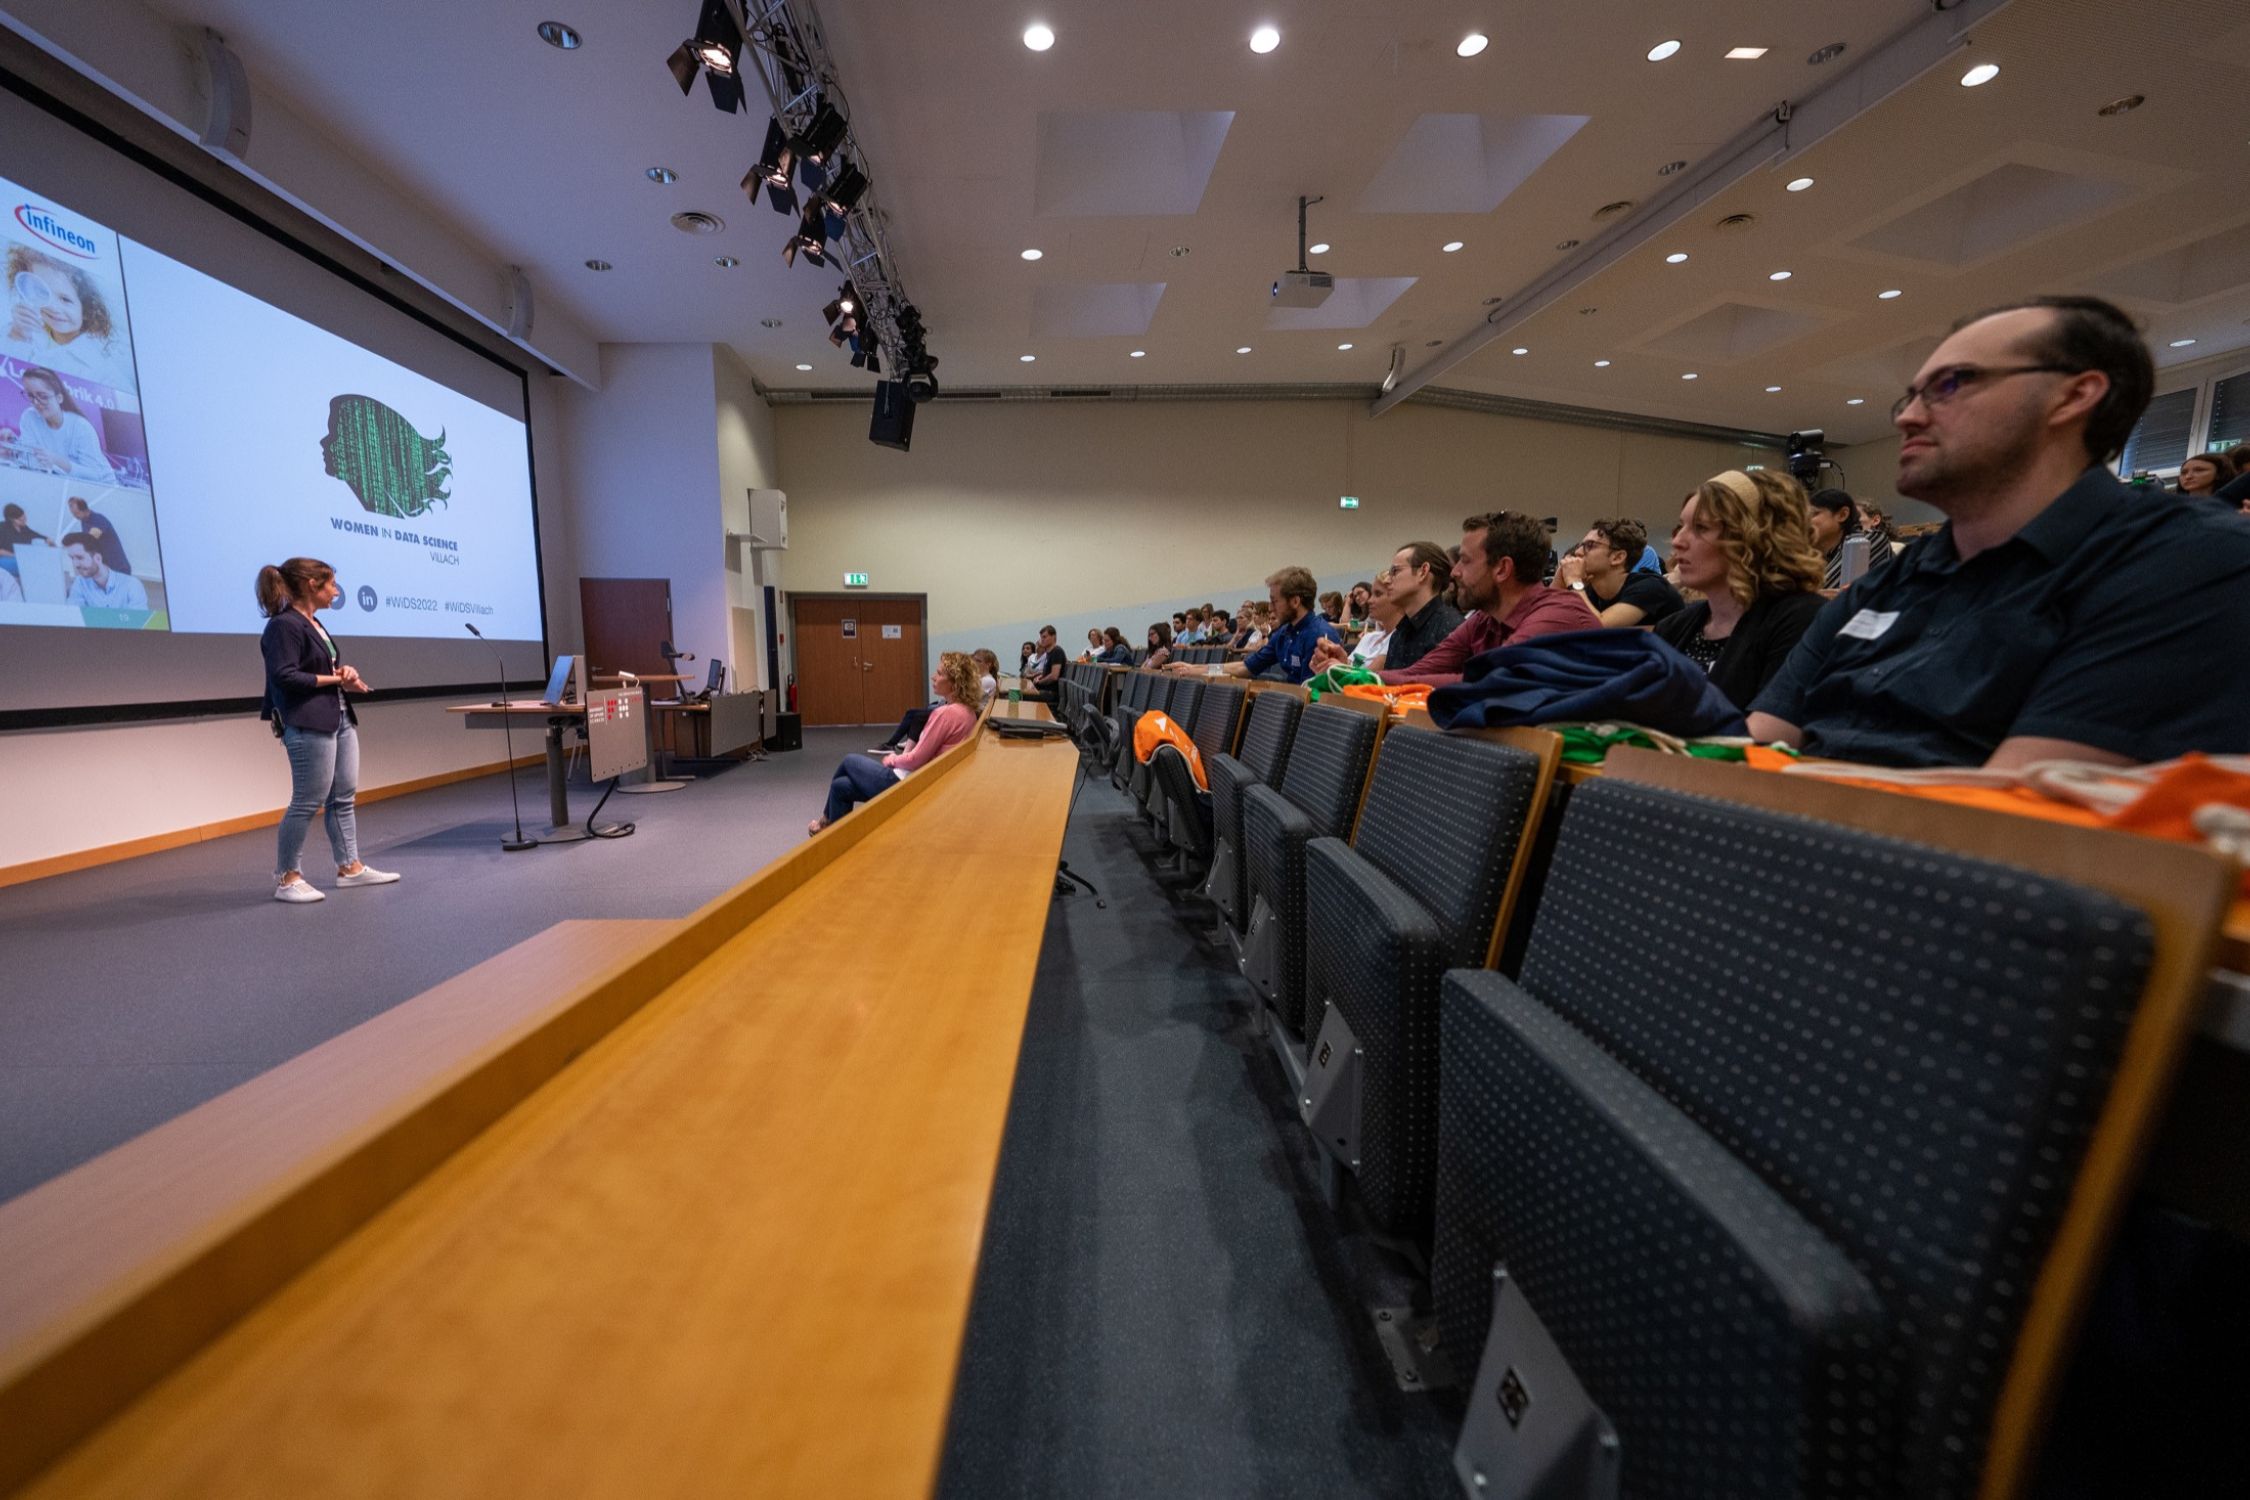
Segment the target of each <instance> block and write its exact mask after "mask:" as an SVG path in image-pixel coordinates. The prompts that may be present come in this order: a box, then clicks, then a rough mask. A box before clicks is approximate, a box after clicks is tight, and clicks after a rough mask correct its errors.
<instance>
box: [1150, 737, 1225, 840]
mask: <svg viewBox="0 0 2250 1500" xmlns="http://www.w3.org/2000/svg"><path fill="white" fill-rule="evenodd" d="M1149 770H1150V772H1151V773H1152V775H1151V778H1150V779H1151V782H1152V784H1153V785H1154V786H1155V788H1156V796H1155V799H1154V800H1155V803H1156V805H1158V806H1160V807H1162V808H1163V810H1164V824H1163V826H1164V829H1165V832H1166V834H1167V836H1168V838H1169V839H1170V841H1171V842H1172V843H1173V844H1174V845H1175V846H1176V847H1177V848H1179V849H1180V850H1181V851H1183V852H1184V853H1185V854H1186V855H1187V857H1188V858H1189V859H1190V860H1193V861H1200V860H1206V859H1209V858H1210V857H1211V823H1210V820H1209V819H1208V818H1207V817H1206V816H1204V814H1203V811H1202V808H1203V801H1204V798H1203V796H1202V789H1201V788H1199V787H1198V786H1196V784H1195V773H1194V772H1193V771H1190V770H1189V769H1188V762H1187V757H1186V756H1184V755H1182V754H1181V753H1180V752H1179V751H1178V750H1177V749H1175V748H1174V747H1172V746H1170V745H1159V746H1157V747H1156V754H1154V755H1153V756H1151V757H1149ZM1204 774H1205V775H1209V774H1210V773H1209V772H1208V771H1206V772H1205V773H1204Z"/></svg>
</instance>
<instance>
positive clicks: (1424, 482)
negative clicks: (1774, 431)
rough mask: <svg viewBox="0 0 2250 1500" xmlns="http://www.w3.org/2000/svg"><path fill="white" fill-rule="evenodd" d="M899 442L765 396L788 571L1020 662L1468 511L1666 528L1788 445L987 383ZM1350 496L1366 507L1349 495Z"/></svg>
mask: <svg viewBox="0 0 2250 1500" xmlns="http://www.w3.org/2000/svg"><path fill="white" fill-rule="evenodd" d="M918 415H919V420H918V422H917V424H916V427H915V432H914V447H913V451H912V452H910V453H898V452H894V451H892V450H890V449H887V448H878V447H876V446H874V445H873V444H871V443H869V442H868V441H867V408H866V407H865V406H864V405H862V404H860V403H857V402H855V403H852V404H851V405H849V406H843V405H838V406H825V405H824V406H782V407H777V408H775V409H774V413H773V419H774V431H775V436H776V439H777V441H778V444H779V448H780V455H781V482H782V487H783V488H784V489H785V490H787V491H788V493H789V513H790V551H789V554H788V563H787V568H788V574H787V577H788V585H789V587H790V588H791V589H793V590H797V591H816V590H817V591H828V590H835V589H838V588H840V587H841V585H842V582H843V575H844V574H845V573H847V572H863V573H866V574H868V575H869V586H870V588H871V589H873V590H875V591H878V592H900V593H926V594H928V595H929V601H930V628H931V635H932V637H933V642H934V644H935V645H936V646H938V647H940V648H946V647H956V648H957V647H960V646H963V645H990V646H992V647H993V648H994V649H995V650H997V651H999V652H1000V653H1001V655H1002V657H1003V658H1004V659H1006V660H1008V661H1009V663H1010V664H1012V663H1013V652H1014V650H1015V647H1016V646H1017V644H1018V643H1019V642H1020V641H1021V640H1022V639H1023V638H1024V636H1025V635H1026V634H1028V630H1027V628H1026V627H1030V626H1036V625H1038V624H1044V623H1049V622H1052V623H1054V624H1056V625H1057V626H1059V627H1061V629H1062V631H1063V643H1064V644H1065V646H1067V647H1069V648H1070V649H1071V650H1073V651H1074V652H1075V651H1076V650H1077V649H1078V648H1080V647H1081V646H1083V644H1084V636H1085V629H1086V626H1087V625H1089V624H1096V625H1107V624H1115V625H1117V626H1119V627H1120V628H1122V629H1124V630H1126V631H1127V633H1128V634H1129V635H1130V636H1131V637H1132V639H1133V640H1134V642H1135V644H1138V643H1139V641H1140V639H1141V635H1142V632H1143V630H1144V629H1145V628H1146V626H1147V624H1148V622H1149V621H1150V620H1151V619H1153V618H1156V616H1157V615H1158V614H1160V613H1161V614H1164V615H1169V614H1170V613H1171V611H1172V610H1173V609H1175V608H1178V607H1180V606H1182V605H1185V604H1188V603H1200V602H1202V601H1204V600H1206V599H1209V600H1213V601H1216V602H1219V603H1222V604H1225V605H1227V606H1229V607H1232V606H1233V605H1234V604H1236V603H1238V602H1239V601H1241V600H1242V599H1244V598H1246V597H1249V596H1252V595H1261V596H1262V595H1263V593H1264V588H1263V585H1262V584H1261V582H1260V580H1262V579H1263V578H1264V577H1265V576H1266V575H1267V574H1268V573H1270V572H1272V571H1273V570H1274V569H1275V568H1277V567H1279V566H1281V565H1283V564H1286V563H1302V564H1304V565H1305V566H1307V567H1309V568H1311V569H1312V570H1313V573H1314V574H1315V576H1317V577H1318V578H1319V579H1320V580H1321V585H1322V587H1323V588H1328V587H1332V586H1333V587H1337V588H1343V587H1348V586H1349V585H1350V584H1351V583H1352V582H1354V581H1355V580H1358V579H1362V578H1366V577H1369V576H1370V575H1372V574H1373V573H1374V572H1375V570H1376V569H1377V568H1379V567H1381V566H1382V564H1383V563H1384V562H1386V561H1388V560H1389V557H1390V554H1391V552H1392V550H1393V549H1394V548H1396V547H1397V546H1398V545H1399V544H1400V543H1402V542H1407V541H1412V540H1414V539H1416V538H1419V537H1428V538H1430V539H1431V540H1434V541H1440V542H1445V543H1449V544H1450V543H1451V542H1453V541H1455V540H1456V539H1457V538H1458V537H1459V535H1460V531H1459V523H1460V521H1461V518H1462V517H1463V516H1466V515H1469V514H1470V513H1472V512H1475V511H1484V510H1492V509H1497V508H1508V509H1515V510H1525V511H1529V512H1531V513H1532V514H1534V515H1553V516H1557V517H1559V518H1560V519H1561V522H1562V529H1561V534H1562V535H1563V536H1564V538H1565V545H1568V542H1569V541H1571V540H1575V539H1576V538H1577V536H1579V535H1580V534H1582V533H1583V531H1584V528H1585V525H1586V523H1587V522H1588V521H1589V520H1591V519H1592V518H1594V517H1595V516H1606V515H1619V514H1622V515H1629V516H1636V517H1639V518H1641V519H1643V520H1645V521H1647V522H1648V523H1649V524H1650V527H1651V529H1652V530H1653V531H1655V532H1656V534H1657V536H1658V539H1659V541H1660V543H1661V540H1662V538H1663V537H1664V536H1665V535H1667V534H1668V533H1669V531H1670V525H1671V521H1672V519H1673V517H1674V516H1675V515H1676V514H1677V508H1678V504H1679V500H1680V497H1681V496H1683V495H1685V494H1686V492H1687V491H1688V490H1689V489H1690V488H1691V487H1693V485H1694V484H1696V483H1697V482H1698V481H1700V480H1702V479H1705V478H1708V477H1709V476H1710V475H1712V474H1713V473H1716V472H1718V471H1719V470H1721V469H1725V468H1729V467H1733V466H1737V465H1739V464H1742V463H1745V462H1750V463H1756V462H1762V461H1770V460H1774V459H1776V458H1777V455H1775V454H1773V453H1770V452H1759V451H1756V450H1746V449H1742V448H1738V447H1737V446H1736V445H1734V444H1730V443H1723V442H1711V441H1704V440H1698V439H1689V438H1675V437H1657V436H1650V435H1646V434H1640V433H1623V432H1615V431H1610V430H1608V429H1604V428H1597V427H1580V426H1574V425H1568V424H1564V423H1558V422H1547V421H1537V420H1530V419H1525V418H1516V417H1494V416H1487V415H1484V414H1482V413H1478V412H1466V411H1451V410H1446V409H1442V408H1437V407H1424V406H1415V405H1407V406H1402V407H1399V408H1398V409H1396V410H1394V411H1392V412H1390V413H1389V414H1387V415H1385V416H1383V417H1381V418H1370V417H1369V416H1368V415H1367V406H1366V403H1364V402H1361V401H1277V402H1210V403H1200V404H1199V403H1192V402H1101V403H1093V402H1089V403H1085V404H1077V403H1071V402H1037V403H1032V402H1025V403H1011V402H994V403H990V404H983V403H978V404H970V403H962V404H960V405H953V404H949V403H941V404H939V405H936V406H929V407H925V408H923V409H922V411H921V412H920V413H919V414H918ZM1342 495H1357V496H1359V497H1360V501H1361V505H1360V508H1359V509H1358V510H1352V511H1347V510H1344V509H1342V508H1340V507H1339V505H1338V504H1337V501H1338V497H1340V496H1342Z"/></svg>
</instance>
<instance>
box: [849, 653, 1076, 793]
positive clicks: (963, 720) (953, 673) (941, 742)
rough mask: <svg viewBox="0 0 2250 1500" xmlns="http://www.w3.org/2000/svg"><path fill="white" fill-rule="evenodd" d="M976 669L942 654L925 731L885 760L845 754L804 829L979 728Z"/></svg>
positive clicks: (898, 778)
mask: <svg viewBox="0 0 2250 1500" xmlns="http://www.w3.org/2000/svg"><path fill="white" fill-rule="evenodd" d="M1050 639H1052V636H1051V633H1050ZM976 670H977V669H976V664H975V663H974V662H972V661H971V660H970V659H969V658H968V657H966V656H964V655H962V654H961V653H960V652H958V651H948V652H945V653H944V654H942V655H941V656H939V657H938V664H937V670H936V671H935V672H932V673H931V674H930V691H931V692H933V693H935V694H937V696H938V706H937V708H936V710H935V711H934V712H932V713H931V715H930V717H929V722H927V723H925V724H924V725H923V726H922V734H921V737H920V738H918V739H916V740H915V741H914V743H913V744H912V745H910V746H908V747H907V748H906V749H904V750H902V751H900V752H898V753H897V754H895V755H886V756H884V757H883V758H882V759H881V760H877V759H876V758H875V757H874V756H872V755H847V756H845V757H844V758H843V760H842V762H841V763H840V764H838V765H837V767H836V774H835V776H834V777H833V778H832V779H831V780H830V781H829V783H828V805H827V806H826V807H824V808H822V809H821V813H820V816H819V817H817V818H815V819H813V820H812V821H811V822H810V823H808V824H806V825H805V832H806V833H808V834H811V833H818V832H820V830H822V829H823V828H826V827H827V826H828V825H829V824H831V823H833V822H835V821H836V820H837V819H838V818H840V817H842V816H843V815H844V814H845V813H848V812H850V811H851V810H852V809H853V808H854V807H855V806H857V805H858V804H860V803H862V802H865V801H868V800H869V799H871V798H874V797H878V796H880V795H882V794H883V793H884V792H887V791H889V790H890V789H891V788H892V787H894V786H896V785H897V784H898V783H899V782H901V781H903V780H905V779H906V778H907V776H908V775H910V774H912V773H913V772H915V771H919V770H920V769H921V768H922V767H924V766H926V765H928V764H929V763H930V762H931V761H933V760H935V759H937V758H938V757H939V756H940V755H943V754H944V753H945V752H946V751H948V750H950V749H952V748H953V747H954V746H955V745H958V744H960V743H961V742H962V741H963V740H965V739H967V738H968V737H969V736H970V735H972V734H974V733H976V728H977V714H976V710H975V709H973V708H971V707H970V706H969V704H970V701H971V700H972V699H973V698H974V697H975V695H976V691H977V678H976Z"/></svg>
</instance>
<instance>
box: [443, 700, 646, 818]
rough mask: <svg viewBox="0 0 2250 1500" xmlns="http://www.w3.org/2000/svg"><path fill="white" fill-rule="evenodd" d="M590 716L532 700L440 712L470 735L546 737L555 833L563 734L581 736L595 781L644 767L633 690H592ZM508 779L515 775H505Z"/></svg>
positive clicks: (563, 813)
mask: <svg viewBox="0 0 2250 1500" xmlns="http://www.w3.org/2000/svg"><path fill="white" fill-rule="evenodd" d="M587 696H588V698H589V699H590V700H591V703H592V709H593V711H592V712H591V713H589V711H588V705H587V704H584V703H543V702H541V701H539V700H538V699H536V698H533V699H518V700H515V701H512V702H509V703H504V704H503V703H458V704H454V705H452V706H451V707H449V708H447V709H446V712H447V713H449V714H459V715H461V716H462V723H463V724H464V725H465V726H466V727H467V728H470V729H506V728H508V727H510V726H512V725H515V724H519V723H537V724H542V725H544V726H545V727H546V731H547V820H548V823H549V825H550V826H552V827H555V828H561V827H563V826H564V825H566V824H567V823H569V822H570V770H569V762H568V761H567V760H566V758H565V756H564V746H563V734H564V732H565V731H566V730H569V729H572V728H574V727H575V728H577V729H579V730H580V731H582V732H583V733H584V734H585V736H586V744H587V753H586V761H587V770H588V773H589V774H590V775H591V777H592V779H593V780H595V781H607V780H608V779H609V778H611V777H612V776H620V775H623V774H624V773H625V772H627V771H633V770H638V769H640V768H641V767H644V766H646V765H647V764H648V763H649V760H650V755H651V744H652V741H651V737H650V733H649V724H650V714H649V712H648V703H647V699H646V696H645V695H644V694H643V693H642V692H641V690H640V689H639V688H637V687H636V688H626V689H622V690H620V689H617V688H595V689H592V690H590V691H589V692H588V694H587ZM508 774H509V775H511V776H513V775H514V774H515V770H514V768H513V767H511V768H510V769H509V772H508Z"/></svg>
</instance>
